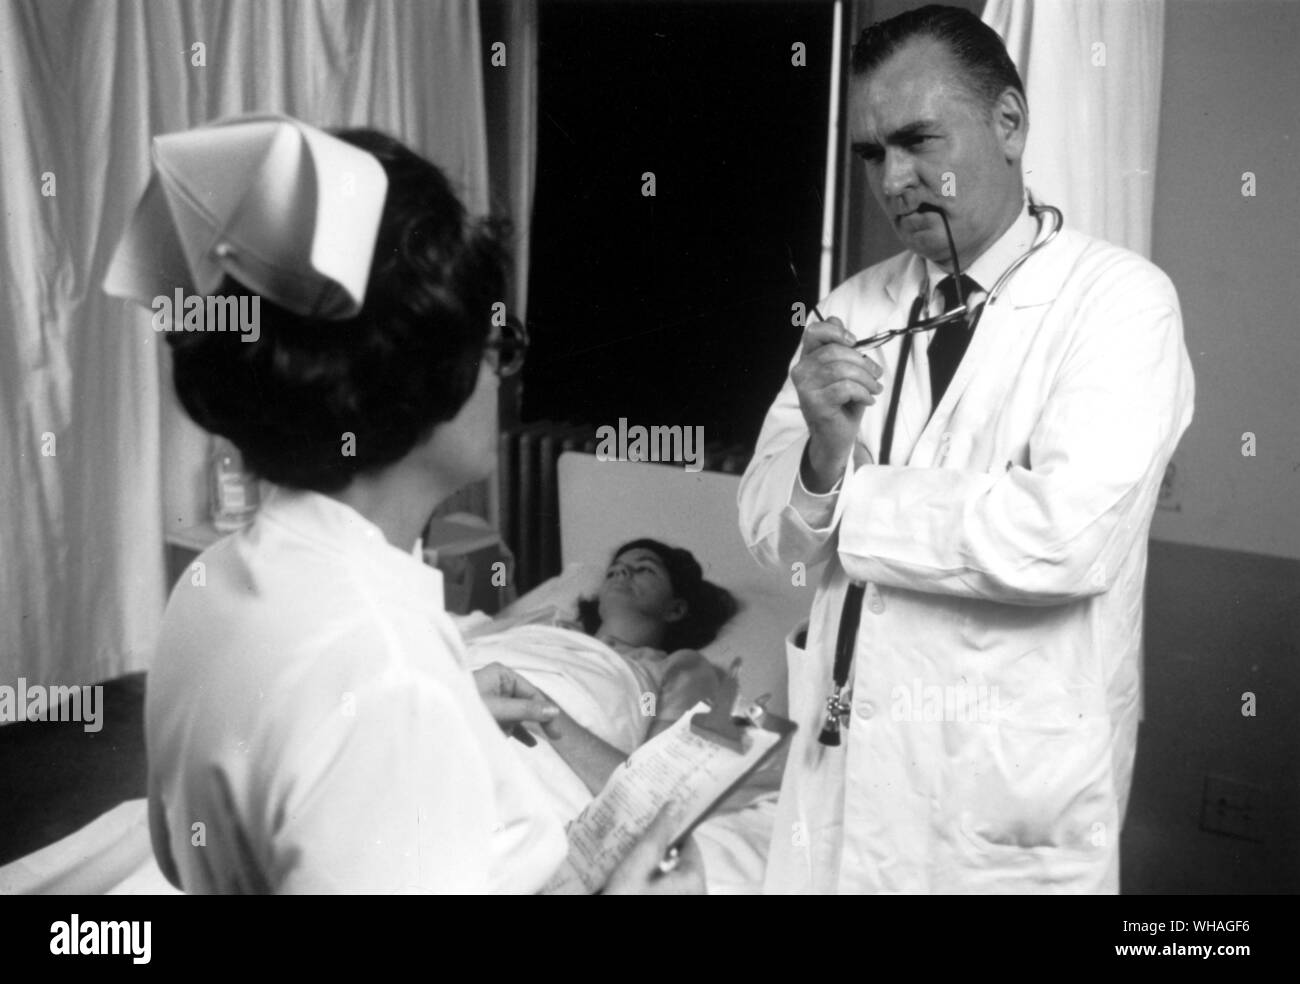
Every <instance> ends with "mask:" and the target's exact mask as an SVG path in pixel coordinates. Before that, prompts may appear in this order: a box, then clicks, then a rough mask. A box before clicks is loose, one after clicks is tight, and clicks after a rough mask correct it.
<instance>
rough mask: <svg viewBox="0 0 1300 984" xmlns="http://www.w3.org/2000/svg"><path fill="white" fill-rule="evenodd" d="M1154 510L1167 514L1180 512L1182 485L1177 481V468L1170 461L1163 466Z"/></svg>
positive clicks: (1181, 507)
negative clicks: (1158, 494) (1162, 475)
mask: <svg viewBox="0 0 1300 984" xmlns="http://www.w3.org/2000/svg"><path fill="white" fill-rule="evenodd" d="M1156 508H1157V509H1164V510H1165V511H1167V512H1182V509H1183V483H1182V482H1181V481H1179V479H1178V468H1177V466H1176V465H1175V464H1174V463H1173V462H1172V461H1171V462H1169V464H1168V465H1166V466H1165V476H1164V478H1162V479H1161V480H1160V496H1159V497H1158V498H1157V499H1156Z"/></svg>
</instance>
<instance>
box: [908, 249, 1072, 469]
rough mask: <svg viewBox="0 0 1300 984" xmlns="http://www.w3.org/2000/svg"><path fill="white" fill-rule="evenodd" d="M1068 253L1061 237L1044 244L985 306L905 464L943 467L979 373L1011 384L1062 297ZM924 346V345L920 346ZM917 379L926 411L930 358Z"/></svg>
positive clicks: (925, 362) (1067, 265)
mask: <svg viewBox="0 0 1300 984" xmlns="http://www.w3.org/2000/svg"><path fill="white" fill-rule="evenodd" d="M1068 254H1069V250H1068V248H1067V247H1066V246H1065V244H1064V243H1063V242H1062V241H1061V240H1060V239H1059V238H1058V239H1056V240H1054V241H1053V242H1051V243H1049V244H1048V245H1047V246H1044V247H1043V249H1042V250H1040V251H1039V253H1038V254H1036V255H1035V256H1032V257H1030V258H1029V259H1028V260H1026V261H1025V263H1024V264H1023V265H1022V266H1021V267H1020V269H1019V270H1017V271H1016V272H1015V273H1014V274H1013V275H1012V277H1011V279H1010V280H1009V281H1007V285H1006V287H1005V288H1004V289H1003V291H1002V292H1001V294H1000V295H999V296H998V298H997V299H996V301H995V302H994V303H993V304H987V305H985V307H984V310H983V312H982V313H981V315H980V320H979V324H978V325H977V326H976V329H975V334H974V336H973V337H972V338H971V340H970V346H969V347H968V348H967V349H966V354H965V355H964V356H962V360H961V362H960V363H959V364H958V366H957V372H956V373H955V374H954V375H953V377H952V382H950V383H949V384H948V389H947V391H946V392H945V393H944V395H943V399H942V400H941V401H940V402H939V405H938V406H937V407H935V408H934V413H933V414H932V415H931V416H930V417H929V420H928V421H926V423H925V426H924V429H923V432H922V434H921V440H920V441H918V442H917V445H916V448H915V450H914V451H913V453H912V457H911V458H910V459H909V461H908V463H909V464H915V465H936V466H942V465H943V463H944V462H943V460H942V459H943V458H944V457H946V453H947V452H946V445H947V443H948V442H947V441H945V440H944V435H945V434H947V433H948V430H949V424H950V423H951V421H952V418H953V415H954V413H956V411H957V409H958V407H959V406H960V404H961V399H962V395H963V394H964V393H965V392H966V389H967V388H968V386H969V385H970V382H971V380H973V379H975V378H977V377H978V376H979V375H980V374H983V373H996V374H997V375H998V376H999V378H1001V379H1004V380H1005V381H1006V383H1007V385H1009V384H1010V382H1011V381H1012V380H1013V379H1014V378H1015V374H1016V371H1017V369H1016V367H1018V366H1019V365H1020V364H1021V363H1022V362H1023V360H1024V354H1025V349H1026V347H1027V346H1028V345H1029V343H1030V341H1031V340H1032V338H1033V337H1034V333H1035V331H1036V330H1037V328H1038V326H1039V325H1040V324H1041V323H1042V320H1043V317H1044V316H1045V315H1046V314H1047V312H1048V310H1050V308H1051V304H1052V301H1054V300H1055V299H1056V296H1057V294H1059V293H1060V290H1061V285H1062V284H1063V283H1064V281H1065V277H1066V274H1067V273H1068V272H1069V269H1070V257H1069V255H1068ZM928 345H929V342H928V341H926V342H925V343H924V344H923V346H922V347H925V346H928ZM917 375H921V376H924V380H925V384H926V385H925V389H926V402H925V403H924V404H923V406H924V407H928V406H929V405H930V403H929V398H930V393H929V378H930V371H929V361H928V360H924V368H923V369H922V370H921V371H920V372H918V373H917ZM1003 389H1005V387H1003Z"/></svg>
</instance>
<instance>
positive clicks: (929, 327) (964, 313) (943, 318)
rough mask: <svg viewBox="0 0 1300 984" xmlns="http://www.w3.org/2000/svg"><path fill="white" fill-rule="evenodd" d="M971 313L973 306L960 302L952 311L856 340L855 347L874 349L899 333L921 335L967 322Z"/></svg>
mask: <svg viewBox="0 0 1300 984" xmlns="http://www.w3.org/2000/svg"><path fill="white" fill-rule="evenodd" d="M970 313H971V307H970V305H967V304H958V305H957V306H956V307H955V308H953V309H952V310H951V311H945V312H944V313H943V314H939V315H936V316H935V317H933V318H922V319H921V320H920V321H918V322H917V323H916V324H914V325H907V326H906V327H904V328H894V329H892V330H890V331H882V332H881V333H880V334H878V335H871V336H869V337H867V338H864V339H862V340H861V341H858V342H854V343H853V347H854V348H855V349H872V348H877V347H878V346H881V345H884V344H885V342H887V341H889V340H890V339H891V338H897V337H898V336H899V335H919V334H921V333H922V332H927V331H934V329H936V328H942V327H943V326H944V325H950V324H954V323H956V322H958V321H960V322H961V323H962V324H967V323H968V321H969V317H970Z"/></svg>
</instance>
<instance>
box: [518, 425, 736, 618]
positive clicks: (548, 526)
mask: <svg viewBox="0 0 1300 984" xmlns="http://www.w3.org/2000/svg"><path fill="white" fill-rule="evenodd" d="M596 443H597V442H596V427H595V426H594V425H573V424H558V423H554V422H551V421H538V422H536V423H531V424H521V425H519V426H517V427H513V428H510V429H509V430H506V431H504V432H502V434H501V438H500V444H499V461H498V468H497V483H498V484H497V490H498V492H497V520H498V523H499V526H500V530H501V538H502V539H503V540H504V541H505V543H506V545H507V546H508V547H509V548H510V550H511V552H512V553H513V554H514V556H515V587H516V589H517V590H518V592H519V594H523V593H524V592H525V591H528V590H530V589H532V588H534V587H536V586H537V585H539V584H541V583H542V582H543V581H545V580H546V579H547V578H549V577H553V576H555V575H556V574H559V573H560V494H559V482H558V480H557V478H556V462H557V461H558V460H559V457H560V455H561V454H563V453H564V452H565V451H584V452H586V453H588V454H594V453H595V451H596ZM749 456H750V452H749V451H748V450H746V449H744V448H743V447H741V446H740V445H728V446H723V445H715V444H706V445H705V452H704V468H705V470H707V471H724V472H729V473H732V474H739V473H740V472H742V471H744V470H745V465H746V464H748V462H749ZM664 467H666V468H673V467H676V468H680V467H681V466H680V465H665V466H664ZM627 535H628V538H629V539H631V538H632V537H635V536H637V535H638V533H637V531H636V530H635V529H629V530H628V531H627Z"/></svg>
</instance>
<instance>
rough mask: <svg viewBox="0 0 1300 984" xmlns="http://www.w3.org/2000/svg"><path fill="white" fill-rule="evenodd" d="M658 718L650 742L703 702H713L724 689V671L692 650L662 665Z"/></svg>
mask: <svg viewBox="0 0 1300 984" xmlns="http://www.w3.org/2000/svg"><path fill="white" fill-rule="evenodd" d="M662 674H663V675H662V677H661V678H660V679H661V683H660V685H659V698H658V700H657V701H656V703H655V718H654V720H653V721H652V722H651V723H650V728H649V730H648V731H647V733H646V740H647V741H649V740H650V739H651V738H653V737H654V736H655V735H657V734H659V732H661V731H663V730H664V729H666V728H668V727H669V726H671V725H672V723H673V722H674V721H676V720H677V719H678V718H679V717H681V716H682V715H683V714H685V713H686V712H687V711H689V710H690V709H691V708H692V707H694V706H695V705H696V704H698V703H699V702H700V701H702V700H708V701H712V700H714V699H715V698H716V697H717V695H718V690H719V688H720V687H721V685H722V675H721V671H720V670H718V668H717V667H716V666H714V665H713V664H712V663H710V662H709V661H708V659H707V658H706V657H705V656H703V655H701V654H700V653H697V652H696V651H695V650H693V649H679V650H678V651H677V652H675V653H673V654H672V655H671V656H669V657H667V658H666V659H665V660H664V662H663V669H662Z"/></svg>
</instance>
